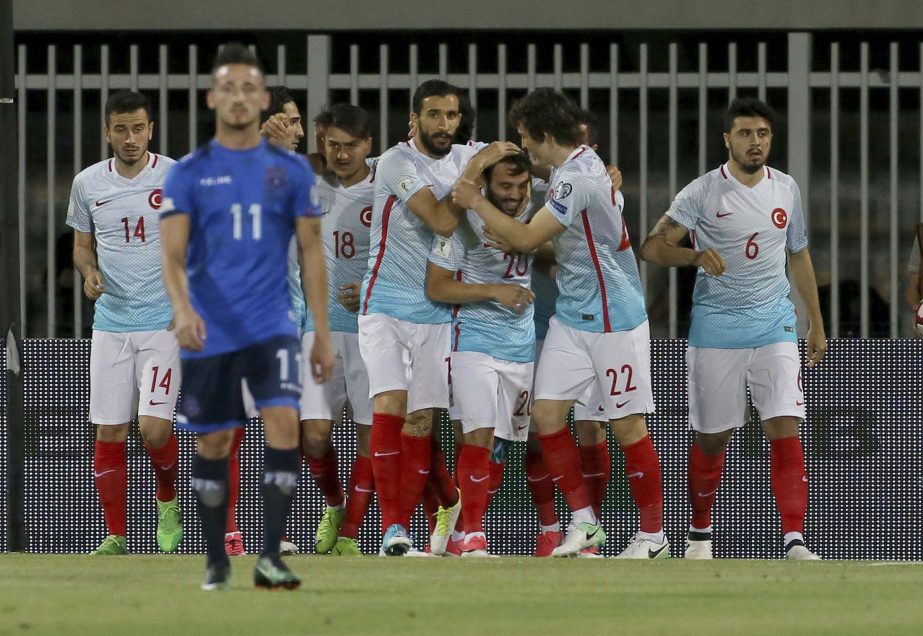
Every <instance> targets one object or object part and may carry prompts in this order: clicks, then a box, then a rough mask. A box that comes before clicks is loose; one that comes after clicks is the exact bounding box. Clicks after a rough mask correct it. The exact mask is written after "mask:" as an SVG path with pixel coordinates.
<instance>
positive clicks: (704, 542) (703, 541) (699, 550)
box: [683, 530, 712, 561]
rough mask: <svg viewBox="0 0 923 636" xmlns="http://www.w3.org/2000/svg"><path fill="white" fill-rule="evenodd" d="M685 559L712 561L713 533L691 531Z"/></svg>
mask: <svg viewBox="0 0 923 636" xmlns="http://www.w3.org/2000/svg"><path fill="white" fill-rule="evenodd" d="M683 558H686V559H693V560H700V561H701V560H707V559H711V558H712V555H711V532H697V531H695V530H690V531H689V536H688V537H687V539H686V554H685V555H684V557H683Z"/></svg>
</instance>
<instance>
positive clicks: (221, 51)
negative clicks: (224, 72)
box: [212, 42, 266, 75]
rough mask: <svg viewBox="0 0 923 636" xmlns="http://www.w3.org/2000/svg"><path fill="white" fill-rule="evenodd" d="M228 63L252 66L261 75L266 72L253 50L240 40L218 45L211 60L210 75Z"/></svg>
mask: <svg viewBox="0 0 923 636" xmlns="http://www.w3.org/2000/svg"><path fill="white" fill-rule="evenodd" d="M228 64H244V65H246V66H254V67H256V69H257V70H258V71H259V72H260V74H261V75H265V74H266V73H265V71H264V70H263V65H262V64H260V60H259V58H257V57H256V55H255V54H254V53H253V51H251V50H250V49H249V48H248V47H246V46H245V45H243V44H241V43H240V42H227V43H226V44H222V45H221V46H220V47H218V52H217V53H216V54H215V59H214V61H213V62H212V75H214V74H215V71H217V70H218V69H219V68H221V67H222V66H226V65H228Z"/></svg>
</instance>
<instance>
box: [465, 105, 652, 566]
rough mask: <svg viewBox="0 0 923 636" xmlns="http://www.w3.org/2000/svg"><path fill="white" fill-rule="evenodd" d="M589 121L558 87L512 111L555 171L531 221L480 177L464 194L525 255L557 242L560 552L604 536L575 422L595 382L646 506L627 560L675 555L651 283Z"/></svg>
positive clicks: (546, 441)
mask: <svg viewBox="0 0 923 636" xmlns="http://www.w3.org/2000/svg"><path fill="white" fill-rule="evenodd" d="M580 117H581V112H580V109H579V108H577V106H576V105H575V104H574V103H573V102H571V100H570V99H568V98H567V97H565V96H564V95H562V94H560V93H555V92H554V91H552V90H550V89H539V90H537V91H534V92H532V93H529V94H528V95H526V96H525V97H524V98H523V99H522V100H520V101H519V102H517V103H516V104H515V105H514V106H513V108H512V110H511V111H510V121H511V122H513V123H515V124H516V126H517V129H518V131H519V134H520V135H521V137H522V143H523V147H524V148H525V149H526V150H528V151H529V152H530V153H531V154H532V155H533V157H534V159H535V160H536V161H537V162H540V163H545V164H548V165H551V166H554V168H555V172H554V179H553V181H552V184H551V189H550V190H549V193H548V198H547V202H546V204H545V206H544V207H543V208H542V209H541V210H539V211H538V212H537V213H536V214H535V216H533V217H532V219H531V220H530V221H529V223H528V224H527V225H525V226H523V225H522V224H520V223H517V222H516V221H514V220H513V219H510V218H508V217H507V216H506V215H504V214H503V213H502V212H500V211H499V210H497V209H496V208H495V207H494V206H493V205H491V203H490V202H489V201H488V200H487V199H485V198H484V197H483V196H481V194H480V193H479V192H478V190H477V188H475V187H474V185H473V184H472V183H470V182H466V181H464V180H461V181H459V183H458V185H457V186H456V188H455V192H454V198H455V201H456V203H458V204H459V205H463V206H465V207H469V208H472V209H474V210H475V211H476V212H477V213H478V215H480V216H481V218H483V219H484V221H485V222H486V223H487V225H488V227H489V228H490V231H491V234H492V235H494V236H496V237H497V238H498V239H500V240H501V241H502V242H503V243H505V244H507V245H509V246H511V247H512V248H513V249H515V250H516V251H519V252H530V251H533V250H535V249H536V248H537V247H539V246H540V245H542V244H543V243H545V241H548V240H552V239H553V242H554V251H555V259H556V260H557V262H558V265H559V266H560V272H559V273H558V276H557V282H558V287H559V289H560V296H559V297H558V301H557V304H556V313H555V316H554V317H553V318H552V319H551V323H550V326H549V329H548V335H547V337H546V339H545V346H544V349H543V351H542V357H541V359H540V361H539V365H538V369H537V371H536V379H535V403H534V406H533V409H532V419H533V421H534V422H535V423H536V425H537V426H538V431H539V440H540V442H541V445H542V453H543V455H544V459H545V465H546V466H547V467H548V469H549V470H550V471H551V473H552V474H553V475H554V476H555V481H556V483H557V486H558V488H559V489H560V490H561V491H562V493H564V496H565V499H566V500H567V503H568V506H569V507H570V509H571V510H572V512H573V517H572V520H571V524H570V527H569V530H568V532H567V534H566V536H565V538H564V541H563V543H562V544H561V545H560V546H559V547H558V548H556V549H555V550H554V551H553V552H552V554H553V555H554V556H570V555H573V554H576V553H578V552H580V550H582V549H584V548H589V547H592V546H601V545H602V544H603V543H604V542H605V532H604V531H603V529H602V527H601V525H600V524H599V520H598V518H597V516H596V513H595V511H594V510H593V507H592V499H591V498H590V496H589V492H588V489H587V486H586V483H585V481H584V478H583V475H582V472H581V468H580V455H579V453H578V451H577V446H576V444H575V443H574V439H573V437H572V436H571V434H570V431H569V429H568V427H567V425H566V423H565V422H566V418H567V415H568V412H569V411H570V408H571V406H572V405H573V404H574V402H575V401H576V400H577V399H578V398H579V397H580V396H581V395H582V394H583V393H584V391H585V390H586V388H587V387H588V386H590V385H592V384H596V385H597V386H598V387H599V390H600V393H601V394H602V396H603V399H604V400H605V410H606V414H607V415H608V416H609V419H610V426H611V428H612V431H613V435H614V437H615V439H616V441H617V442H618V443H619V445H620V446H621V448H622V450H623V452H624V453H625V459H626V464H625V465H626V473H627V476H628V481H629V484H630V486H631V491H632V495H633V496H634V499H635V503H636V504H637V506H638V508H639V510H640V513H641V530H640V532H638V534H637V535H636V536H635V539H634V540H633V541H632V542H631V543H630V544H629V546H628V548H627V549H626V550H625V551H624V552H622V554H621V555H620V556H622V557H624V558H659V557H667V556H669V553H670V552H669V544H668V542H667V540H666V538H665V537H664V534H663V487H662V484H661V477H660V460H659V459H658V457H657V452H656V451H655V450H654V446H653V443H652V441H651V438H650V436H649V435H648V432H647V425H646V423H645V418H644V414H645V413H650V412H653V410H654V401H653V394H652V390H651V374H650V337H649V331H648V325H647V312H646V311H645V308H644V296H643V294H642V291H641V280H640V276H639V275H638V265H637V262H636V261H635V257H634V253H633V251H632V250H631V247H630V243H629V242H628V241H627V240H626V239H627V231H626V230H625V228H624V223H623V221H622V207H623V205H624V202H623V199H622V197H621V193H619V192H618V191H617V190H616V189H615V187H614V186H613V184H612V181H611V179H610V178H609V175H608V174H607V172H606V166H605V165H604V164H603V162H602V161H601V160H600V159H599V157H598V156H597V155H596V153H594V152H593V150H592V149H591V148H590V147H589V146H585V145H582V144H581V142H582V133H581V131H580Z"/></svg>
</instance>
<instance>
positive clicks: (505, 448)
mask: <svg viewBox="0 0 923 636" xmlns="http://www.w3.org/2000/svg"><path fill="white" fill-rule="evenodd" d="M511 445H512V442H511V441H510V440H508V439H500V438H499V437H495V438H494V447H493V450H492V451H491V452H490V461H492V462H493V463H495V464H505V463H506V456H507V453H509V450H510V446H511Z"/></svg>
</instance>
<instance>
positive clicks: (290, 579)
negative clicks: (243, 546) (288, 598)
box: [253, 556, 301, 590]
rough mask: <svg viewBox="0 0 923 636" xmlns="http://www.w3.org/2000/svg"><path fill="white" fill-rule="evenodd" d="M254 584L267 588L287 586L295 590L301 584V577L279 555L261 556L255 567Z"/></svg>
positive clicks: (286, 587) (288, 588)
mask: <svg viewBox="0 0 923 636" xmlns="http://www.w3.org/2000/svg"><path fill="white" fill-rule="evenodd" d="M253 585H255V586H256V587H264V588H266V589H267V590H275V589H277V588H280V587H282V588H285V589H286V590H294V589H295V588H297V587H298V586H299V585H301V579H299V578H298V577H297V576H295V574H294V572H292V571H291V570H289V569H288V566H287V565H285V563H284V562H283V561H282V559H280V558H278V557H275V558H273V557H268V556H261V557H260V558H259V560H257V562H256V567H255V568H253Z"/></svg>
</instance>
